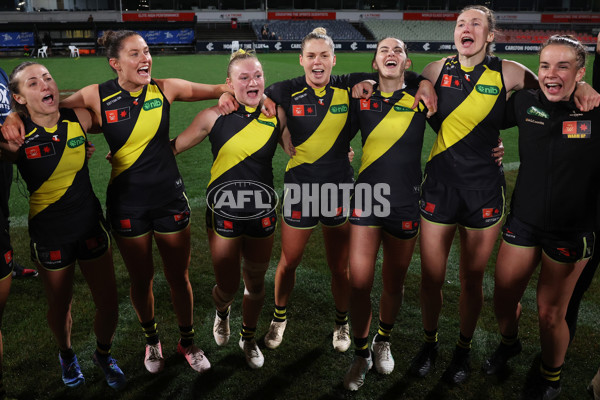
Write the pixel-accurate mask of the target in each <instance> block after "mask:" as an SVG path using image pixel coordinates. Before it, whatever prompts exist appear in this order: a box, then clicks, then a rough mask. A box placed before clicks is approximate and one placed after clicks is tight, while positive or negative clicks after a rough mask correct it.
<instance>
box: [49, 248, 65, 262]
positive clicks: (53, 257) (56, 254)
mask: <svg viewBox="0 0 600 400" xmlns="http://www.w3.org/2000/svg"><path fill="white" fill-rule="evenodd" d="M61 259H62V255H61V254H60V250H52V251H50V261H60V260H61Z"/></svg>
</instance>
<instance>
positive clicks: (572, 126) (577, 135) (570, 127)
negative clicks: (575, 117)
mask: <svg viewBox="0 0 600 400" xmlns="http://www.w3.org/2000/svg"><path fill="white" fill-rule="evenodd" d="M562 134H563V138H565V139H589V138H591V137H592V121H589V120H588V121H563V126H562Z"/></svg>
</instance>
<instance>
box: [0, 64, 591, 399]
mask: <svg viewBox="0 0 600 400" xmlns="http://www.w3.org/2000/svg"><path fill="white" fill-rule="evenodd" d="M439 57H440V55H421V54H411V58H412V59H413V65H414V67H413V69H414V70H415V71H421V70H422V69H423V67H424V66H425V65H426V64H427V63H428V62H430V61H433V60H436V59H438V58H439ZM259 58H260V60H261V61H262V63H263V67H264V70H265V76H266V79H267V81H268V83H272V82H276V81H278V80H281V79H287V78H291V77H295V76H298V75H301V74H302V69H301V67H300V66H299V65H298V56H297V55H296V54H264V55H260V56H259ZM371 58H372V54H345V53H341V54H338V60H337V62H338V64H337V65H336V67H335V68H334V73H336V74H344V73H348V72H355V71H370V65H371ZM508 58H510V59H514V60H516V61H519V62H522V63H523V64H525V65H527V66H528V67H529V68H531V69H532V70H534V71H535V70H536V69H537V64H536V63H537V56H535V55H522V56H519V57H517V56H513V55H510V56H509V57H508ZM227 60H228V58H227V56H226V55H202V56H200V55H191V56H159V57H155V58H154V65H153V73H152V75H153V76H154V77H156V78H167V77H178V78H183V79H188V80H192V81H200V82H203V83H221V82H224V80H225V69H226V65H227ZM21 61H25V60H24V59H2V62H1V65H0V66H1V67H2V68H4V69H5V70H6V71H7V72H8V73H10V71H11V70H12V69H13V68H14V67H15V66H16V65H18V64H19V63H20V62H21ZM42 62H43V64H44V65H46V66H47V67H48V69H49V70H50V72H51V73H52V75H53V76H54V78H55V80H56V81H57V83H58V86H59V88H60V89H62V90H63V91H72V90H74V89H78V88H81V87H82V86H84V85H88V84H91V83H100V82H103V81H105V80H107V79H111V78H112V77H114V75H113V73H112V71H111V70H110V68H109V67H108V65H107V62H106V60H105V59H104V58H101V57H90V58H79V59H68V58H49V59H44V60H42ZM590 69H591V68H590ZM587 80H588V81H590V77H588V79H587ZM212 104H214V102H210V101H207V102H200V103H175V104H174V105H173V106H172V111H171V136H172V137H173V136H175V135H177V134H178V133H179V132H181V131H182V130H183V129H184V128H185V127H186V126H187V125H188V124H189V123H190V122H191V120H192V119H193V117H194V115H195V114H196V113H197V112H198V111H200V110H201V109H203V108H204V107H207V106H209V105H212ZM502 137H503V139H504V143H505V147H506V155H505V158H504V161H505V163H506V165H507V166H509V167H510V166H513V165H515V164H512V163H516V162H517V161H518V150H517V144H516V133H515V132H514V131H513V132H510V133H509V132H506V133H503V135H502ZM433 139H434V134H433V132H432V131H431V130H430V129H429V128H428V129H427V132H426V134H425V144H424V150H423V161H425V160H426V159H427V156H428V154H429V149H430V148H431V145H432V143H433ZM91 140H92V141H93V143H94V144H95V145H96V148H97V151H96V154H95V155H94V157H93V158H92V160H91V161H90V173H91V175H92V182H93V184H94V188H95V190H96V194H97V195H98V197H99V198H100V200H101V202H102V203H104V197H105V190H106V185H107V182H108V176H109V169H110V167H109V165H108V163H107V162H106V161H105V160H104V155H105V154H106V153H107V151H108V149H107V145H106V143H105V141H104V138H103V137H102V135H94V136H91ZM353 147H354V149H355V151H356V157H355V161H354V166H355V170H357V169H358V165H359V163H360V154H361V152H360V140H359V137H358V136H357V137H356V138H355V139H354V141H353ZM285 162H286V156H285V155H284V154H283V152H282V151H280V150H278V151H277V153H276V157H275V160H274V171H275V184H276V186H277V187H276V189H277V191H278V192H280V191H281V188H282V179H283V171H284V166H285ZM211 163H212V156H211V153H210V146H209V143H208V141H207V142H205V143H202V144H200V145H199V146H197V147H196V148H194V149H191V150H189V151H188V152H186V153H184V154H182V155H180V156H178V164H179V167H180V170H181V173H182V175H183V178H184V181H185V183H186V188H187V191H188V196H189V198H190V199H191V205H192V209H193V224H192V263H191V267H190V279H191V282H192V286H193V288H194V294H195V299H194V306H195V310H194V316H195V329H196V344H197V345H198V346H199V347H201V348H202V349H204V351H205V352H206V354H207V356H208V358H209V360H210V361H211V363H212V365H213V369H212V371H211V372H210V373H208V374H206V375H204V376H198V375H197V374H196V373H194V372H193V371H192V370H191V369H190V368H189V367H188V366H187V364H186V363H185V361H184V360H183V358H182V357H181V356H178V355H176V354H175V348H176V345H177V340H178V338H179V333H178V329H177V321H176V319H175V315H174V313H173V312H172V306H171V304H170V298H169V289H168V285H167V283H166V281H165V279H164V275H163V273H162V271H161V265H162V263H161V261H160V256H159V255H158V252H156V251H155V264H156V275H155V284H154V295H155V301H156V320H157V322H158V329H159V332H160V334H161V341H162V343H163V354H164V356H165V358H166V368H165V370H164V371H163V372H162V373H161V374H160V375H157V376H152V375H150V374H149V373H147V372H146V371H145V369H144V367H143V363H142V361H143V357H144V339H143V335H142V333H141V328H140V326H139V323H138V322H137V318H136V315H135V313H134V311H133V309H132V306H131V304H130V301H129V295H128V293H129V292H128V290H129V277H128V275H127V271H126V269H125V267H124V265H123V262H122V260H121V257H120V255H119V253H118V250H117V249H115V250H114V253H115V255H114V260H115V268H116V274H117V280H118V289H119V296H120V315H119V325H118V328H117V332H116V337H115V342H114V346H113V355H114V356H115V357H116V358H117V359H118V360H119V365H120V367H121V368H122V369H123V371H124V372H125V374H126V375H127V378H128V380H129V383H128V385H127V388H126V389H125V390H124V391H123V392H121V393H119V394H118V395H117V397H118V398H122V399H146V398H170V399H192V398H203V399H271V398H273V399H275V398H277V399H283V398H285V399H306V398H317V399H338V398H349V399H390V398H403V399H505V398H517V397H518V393H519V392H520V391H521V389H522V388H523V386H524V385H525V384H526V382H527V377H528V376H532V374H535V373H537V361H538V359H539V357H538V353H539V339H538V328H537V314H536V303H535V285H536V279H535V277H534V279H533V280H532V282H531V284H530V288H529V290H528V291H527V292H526V293H525V296H524V299H523V317H522V319H521V337H522V341H523V345H524V350H523V353H522V354H521V355H520V356H518V357H516V358H515V359H513V360H512V361H511V363H510V365H511V369H510V371H509V373H508V374H507V375H504V376H501V377H493V378H489V377H486V376H484V375H483V374H482V373H481V372H479V367H480V365H481V363H482V362H483V361H484V359H485V358H486V357H487V356H488V355H490V354H491V352H492V351H493V350H494V348H495V347H496V345H497V343H498V341H499V335H498V332H497V324H496V321H495V318H494V315H493V310H492V295H493V273H494V260H495V257H496V254H495V253H494V254H493V255H492V257H491V261H490V263H489V267H488V271H487V273H486V277H485V280H484V294H485V300H486V302H485V305H484V309H483V312H482V315H481V319H480V321H479V325H478V329H477V331H476V333H475V337H474V342H473V351H472V367H473V369H474V372H473V374H472V377H471V378H470V379H469V380H468V382H467V383H466V384H465V385H463V386H462V387H460V388H448V387H447V386H444V385H443V384H441V383H440V382H439V378H440V376H441V373H442V372H443V370H444V368H445V366H446V365H447V364H448V362H449V360H450V357H451V352H452V349H453V347H454V343H455V342H456V339H457V336H458V295H459V290H460V287H459V279H458V247H457V246H456V244H457V243H455V246H454V247H453V248H452V252H451V255H450V259H449V262H448V272H447V277H446V285H445V286H444V295H445V296H444V299H445V303H444V308H443V310H442V314H441V318H440V329H439V331H440V340H441V352H440V356H439V358H438V362H437V367H436V368H435V370H434V371H433V373H432V374H431V376H429V377H427V378H426V379H424V380H416V379H413V378H411V377H410V376H409V375H408V374H407V370H408V365H409V363H410V360H411V358H412V357H413V356H414V355H415V353H416V351H417V349H418V347H419V346H420V344H421V336H422V326H421V314H420V308H419V280H420V263H419V250H418V248H417V250H416V251H415V255H414V256H413V262H412V264H411V267H410V269H409V271H408V276H407V279H406V289H405V301H404V304H403V307H402V309H401V311H400V314H399V316H398V318H397V321H396V325H395V329H394V332H393V334H392V351H393V354H394V356H395V359H396V368H395V370H394V372H393V373H392V374H391V375H389V376H380V375H378V374H377V373H376V372H374V371H372V372H371V373H369V374H368V375H367V378H366V382H365V385H364V386H363V387H362V388H361V389H360V390H359V391H358V392H357V393H349V392H346V391H345V390H344V389H343V387H342V378H343V375H344V373H345V371H346V369H347V368H348V366H349V365H350V363H351V361H352V356H353V354H352V353H353V352H352V349H351V350H349V351H348V352H347V353H345V354H339V353H336V352H335V351H334V350H333V349H332V346H331V332H332V328H333V316H334V307H333V299H332V296H331V292H330V288H329V271H328V268H327V265H326V262H325V254H324V248H323V241H322V237H321V233H320V230H318V229H317V230H315V232H314V234H313V237H312V238H311V240H310V242H309V244H308V250H307V251H306V252H305V255H304V259H303V261H302V263H301V265H300V268H298V271H297V283H296V287H295V290H294V292H293V295H292V299H291V301H290V304H289V305H288V317H289V324H288V328H287V330H286V333H285V337H284V341H283V343H282V345H281V347H280V348H279V349H277V350H275V351H271V350H268V349H263V353H264V355H265V365H264V367H263V368H261V369H259V370H250V369H249V368H248V367H247V366H246V363H245V360H244V355H243V352H242V351H241V350H240V349H239V347H238V346H237V332H238V330H239V328H240V326H241V296H242V294H241V290H240V291H239V292H238V295H237V297H236V301H235V302H234V304H233V306H232V316H231V328H232V339H231V342H230V343H229V344H228V345H227V346H225V347H224V348H218V347H217V346H216V344H215V343H214V340H213V338H212V322H213V318H214V306H213V303H212V299H211V296H210V290H211V288H212V286H213V285H214V277H213V272H212V265H211V262H210V254H209V252H208V246H207V239H206V233H205V229H204V221H203V218H204V209H205V205H204V193H205V188H206V184H207V182H208V177H209V169H210V165H211ZM507 169H513V168H507ZM515 177H516V171H515V170H512V171H508V172H507V183H508V188H509V194H508V196H507V198H510V197H509V196H510V191H511V190H512V187H513V185H514V180H515ZM25 192H26V189H25V187H24V184H23V182H22V181H19V183H18V184H13V187H12V196H11V214H12V216H11V221H12V230H11V233H12V241H13V246H14V248H15V257H16V259H17V260H18V261H19V262H21V263H23V264H26V265H30V264H31V261H29V260H28V259H29V257H28V254H29V249H28V244H29V237H28V234H27V228H26V220H27V200H26V198H25V197H24V196H23V195H22V193H25ZM276 235H277V238H276V240H275V247H274V249H273V256H272V259H271V268H270V269H269V272H268V273H267V277H266V281H267V283H266V293H267V295H266V299H265V307H264V309H263V313H262V315H261V319H260V321H259V325H258V329H257V337H259V338H262V337H263V336H264V334H265V333H266V330H267V329H268V324H269V322H270V320H271V315H272V312H273V278H274V272H275V267H276V265H277V261H278V258H279V253H280V245H279V233H277V234H276ZM380 262H381V254H380V258H379V260H378V265H377V268H378V269H380ZM380 293H381V282H380V275H379V274H378V275H377V277H376V279H375V286H374V288H373V292H372V300H373V305H374V313H373V315H374V319H373V322H372V325H371V337H372V335H373V334H374V333H375V332H376V328H377V307H378V302H379V294H380ZM599 296H600V293H599V290H598V288H597V284H596V281H595V282H594V283H593V284H592V287H591V289H590V290H589V291H588V293H587V294H586V297H585V299H584V302H583V303H582V308H581V313H580V319H579V329H578V333H577V337H576V338H575V341H574V342H573V344H572V346H571V348H570V349H569V352H568V354H567V359H566V363H565V368H564V370H563V371H564V373H563V378H564V379H563V381H562V382H563V395H562V397H561V398H563V399H582V398H585V396H587V394H586V393H585V387H586V385H587V383H588V382H589V380H590V379H591V377H592V376H593V374H594V373H595V372H596V368H597V366H598V363H599V358H598V354H599V348H598V347H599V346H598V342H599V336H600V335H599V333H598V331H597V329H596V326H597V319H598V313H597V311H598V305H599V302H600V298H599ZM45 313H46V300H45V296H44V293H43V287H42V284H41V280H39V279H30V280H20V281H15V282H13V287H12V293H11V295H10V297H9V301H8V305H7V307H6V311H5V313H4V318H3V324H2V326H3V329H2V331H3V334H4V346H5V347H4V351H5V357H4V383H5V386H6V387H7V389H8V394H9V397H16V398H20V399H43V398H54V399H59V398H60V399H65V398H67V399H68V398H72V399H75V398H77V399H79V398H89V399H97V398H108V397H111V396H115V393H114V392H113V391H112V390H111V389H110V388H108V387H107V385H106V384H105V382H104V377H103V375H102V373H101V371H100V369H99V368H97V367H95V366H94V365H93V364H92V362H91V354H92V352H93V350H94V349H95V336H94V334H93V329H92V323H93V316H94V306H93V302H92V300H91V296H90V293H89V290H88V288H87V285H86V284H85V281H84V280H83V277H82V276H81V274H80V273H77V274H76V280H75V287H74V299H73V320H74V321H73V332H72V342H73V348H74V350H75V352H76V353H77V354H78V357H79V360H80V363H81V366H82V369H83V373H84V375H85V376H86V380H87V383H86V385H85V386H84V387H82V388H78V389H75V390H70V389H67V388H66V387H65V386H64V385H63V384H62V382H61V379H60V368H59V365H58V361H57V347H56V344H55V342H54V339H53V337H52V334H51V332H50V330H49V328H48V327H47V324H46V320H45Z"/></svg>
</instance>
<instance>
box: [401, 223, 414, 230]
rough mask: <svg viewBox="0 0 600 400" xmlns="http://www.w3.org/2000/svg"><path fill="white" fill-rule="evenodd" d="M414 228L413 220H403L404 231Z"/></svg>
mask: <svg viewBox="0 0 600 400" xmlns="http://www.w3.org/2000/svg"><path fill="white" fill-rule="evenodd" d="M413 229H414V227H413V222H412V221H402V230H403V231H412V230H413Z"/></svg>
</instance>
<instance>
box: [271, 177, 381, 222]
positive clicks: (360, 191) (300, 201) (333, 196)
mask: <svg viewBox="0 0 600 400" xmlns="http://www.w3.org/2000/svg"><path fill="white" fill-rule="evenodd" d="M284 193H285V197H284V200H283V216H284V217H286V218H291V219H293V220H299V219H300V218H301V217H320V216H323V217H326V218H333V217H337V216H340V215H341V214H343V213H345V212H347V210H349V209H350V197H351V196H352V197H353V199H354V210H353V213H355V214H356V215H355V216H357V217H361V216H362V217H368V216H370V215H375V216H377V217H387V216H389V215H390V202H389V200H388V199H387V197H386V196H388V195H389V194H390V185H388V184H387V183H377V184H375V185H370V184H367V183H359V184H357V185H356V186H355V185H353V184H352V183H339V184H335V183H322V184H319V183H303V184H296V183H286V184H285V185H284ZM292 209H293V210H292ZM298 209H300V210H298Z"/></svg>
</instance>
